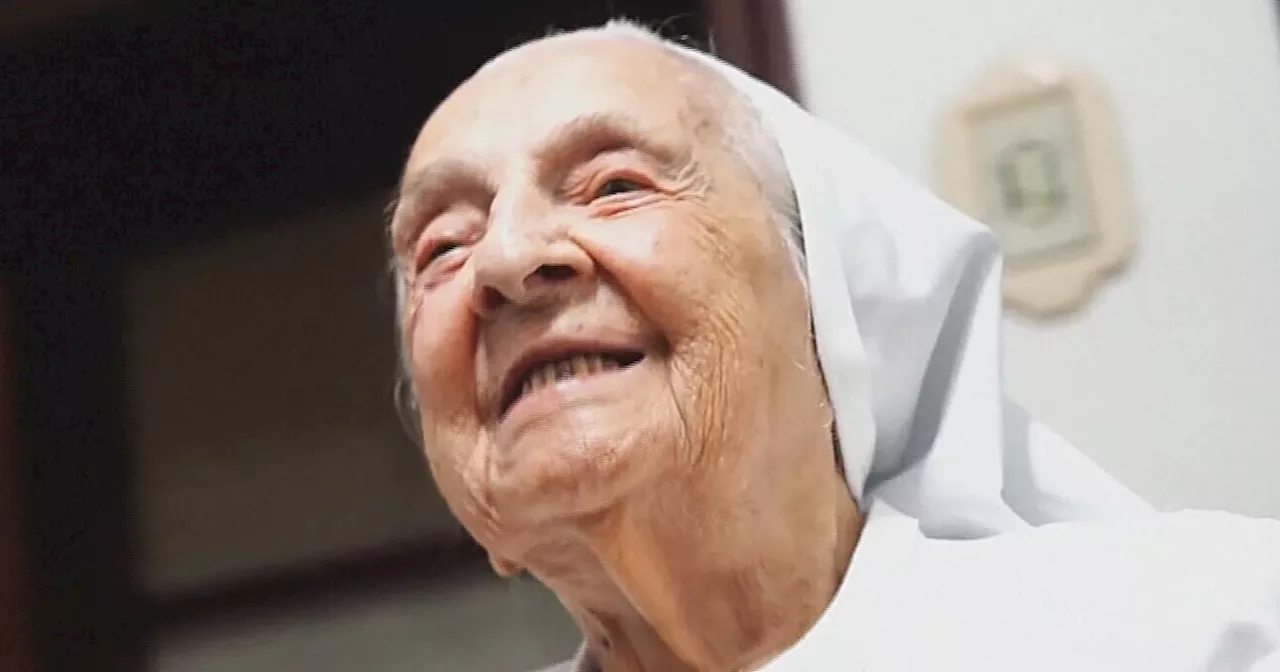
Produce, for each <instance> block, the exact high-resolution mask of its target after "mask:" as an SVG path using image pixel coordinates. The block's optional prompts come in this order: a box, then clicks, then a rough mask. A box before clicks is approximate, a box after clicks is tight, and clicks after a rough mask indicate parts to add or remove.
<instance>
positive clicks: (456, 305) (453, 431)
mask: <svg viewBox="0 0 1280 672" xmlns="http://www.w3.org/2000/svg"><path fill="white" fill-rule="evenodd" d="M459 280H461V279H459ZM463 284H464V283H463V282H460V281H459V282H453V283H449V284H447V285H442V286H439V287H437V288H435V289H433V290H431V291H429V292H425V293H423V294H422V295H420V297H419V298H418V300H417V302H416V303H414V304H412V305H413V310H412V312H410V313H409V315H408V317H407V320H406V322H407V323H406V328H405V336H406V341H405V342H406V343H407V344H408V346H409V347H408V360H409V367H410V380H411V381H412V383H413V390H414V394H415V395H416V397H417V401H418V412H419V424H420V427H421V430H422V437H423V446H424V450H425V452H426V457H427V459H428V460H429V462H430V464H431V469H432V473H433V475H434V476H435V477H436V480H437V482H438V483H440V485H441V492H442V494H444V495H445V496H446V499H451V498H452V497H453V496H454V495H456V494H457V490H456V486H457V484H461V483H463V482H464V474H465V471H466V469H467V465H468V463H469V462H470V461H472V459H473V454H474V453H475V451H476V446H477V445H478V444H479V442H480V438H481V437H480V424H479V420H478V418H477V416H476V408H477V403H476V382H475V381H476V375H475V348H474V347H473V344H474V330H475V324H474V321H473V319H472V313H471V311H470V308H469V304H468V302H467V301H466V297H467V296H468V295H469V294H468V293H467V292H466V291H465V290H466V288H465V287H463V286H462V285H463ZM450 504H451V505H453V504H454V502H452V501H451V502H450Z"/></svg>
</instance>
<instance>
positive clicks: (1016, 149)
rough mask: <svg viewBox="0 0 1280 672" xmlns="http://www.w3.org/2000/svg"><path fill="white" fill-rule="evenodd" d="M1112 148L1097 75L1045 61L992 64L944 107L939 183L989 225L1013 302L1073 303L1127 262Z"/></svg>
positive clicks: (1052, 307) (1125, 200) (1112, 123)
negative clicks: (998, 243)
mask: <svg viewBox="0 0 1280 672" xmlns="http://www.w3.org/2000/svg"><path fill="white" fill-rule="evenodd" d="M1120 148H1121V144H1120V142H1119V133H1118V130H1117V125H1116V120H1115V117H1114V114H1113V112H1112V110H1111V108H1110V105H1109V103H1108V101H1107V97H1106V95H1105V92H1104V91H1103V89H1102V86H1101V85H1100V84H1099V83H1098V82H1097V81H1096V80H1094V79H1093V78H1091V77H1088V76H1086V75H1084V74H1082V73H1079V72H1072V71H1070V70H1068V69H1067V68H1065V67H1062V66H1061V65H1058V64H1055V63H1052V62H1048V61H1023V62H1018V63H1012V64H1006V65H1003V66H1000V67H997V68H994V69H992V70H991V71H989V72H987V73H986V74H985V75H984V76H982V77H980V78H979V79H978V81H977V82H975V84H974V85H973V86H972V87H971V89H970V90H969V91H967V92H966V93H965V94H964V95H963V96H962V97H961V99H960V100H959V102H958V103H957V104H956V105H955V106H953V107H952V108H951V109H950V110H948V114H947V115H946V116H945V118H944V119H943V121H942V124H941V130H940V137H939V145H938V149H939V151H938V157H937V180H938V185H937V186H938V191H939V194H940V195H941V196H942V197H943V198H944V199H946V200H947V201H949V202H950V203H951V204H952V205H953V206H955V207H957V208H959V209H960V210H961V211H963V212H964V213H966V214H968V215H969V216H971V217H974V218H975V219H978V220H979V221H982V222H983V223H985V224H987V226H989V227H991V229H992V231H993V232H995V234H996V237H997V238H998V239H999V241H1000V246H1001V248H1002V249H1003V251H1004V254H1005V277H1004V298H1005V302H1006V304H1008V305H1009V306H1010V307H1011V308H1012V309H1013V310H1015V311H1016V312H1019V313H1022V314H1024V315H1027V316H1030V317H1036V318H1047V317H1053V316H1057V315H1063V314H1066V313H1069V312H1072V311H1074V310H1076V309H1078V308H1080V307H1081V306H1082V305H1083V304H1084V303H1085V302H1087V301H1088V299H1089V298H1090V297H1091V296H1092V295H1093V294H1094V293H1095V291H1096V290H1097V288H1098V287H1099V286H1100V285H1101V283H1102V282H1103V281H1104V279H1106V278H1107V277H1109V276H1111V275H1113V274H1115V273H1116V272H1118V271H1119V270H1121V269H1122V268H1123V267H1124V266H1125V265H1126V263H1127V262H1128V260H1129V258H1130V256H1131V255H1132V251H1133V247H1134V238H1135V231H1134V221H1133V220H1134V208H1133V204H1132V197H1131V194H1130V191H1129V186H1128V178H1127V175H1126V162H1125V161H1124V160H1123V157H1122V155H1121V151H1120Z"/></svg>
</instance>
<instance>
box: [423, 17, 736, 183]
mask: <svg viewBox="0 0 1280 672" xmlns="http://www.w3.org/2000/svg"><path fill="white" fill-rule="evenodd" d="M697 77H698V75H697V73H695V72H694V71H693V68H692V67H691V66H690V65H689V64H687V63H685V62H682V61H681V60H680V59H679V58H677V57H675V56H674V55H672V54H670V53H669V52H667V51H666V50H664V49H663V48H662V47H661V46H660V45H654V44H646V43H644V42H642V41H640V40H635V39H626V38H605V37H593V36H567V37H564V38H551V39H548V40H543V41H540V42H536V43H532V44H529V45H525V46H523V47H519V48H517V49H515V50H512V51H510V52H507V53H506V54H503V55H502V56H499V57H498V58H496V59H494V60H493V61H491V62H490V63H489V64H487V65H486V66H485V67H483V68H481V69H480V70H479V71H478V72H477V73H476V74H475V75H474V76H473V77H471V79H469V80H467V81H466V82H464V83H463V84H462V85H461V86H460V87H458V89H457V90H455V91H454V92H453V94H451V95H450V96H449V97H448V98H447V99H446V100H445V101H444V102H443V103H442V104H441V105H440V106H439V107H438V108H437V109H436V111H435V112H434V113H433V114H432V115H431V117H430V118H429V119H428V120H427V122H426V124H425V125H424V126H423V129H422V131H421V133H420V134H419V136H418V139H417V141H416V142H415V143H414V146H413V149H412V151H411V152H410V156H409V159H408V161H407V164H406V167H405V173H406V176H409V175H412V174H413V173H415V172H416V171H418V170H420V169H422V168H424V167H426V166H428V165H429V164H432V163H434V162H439V161H441V160H454V161H466V162H468V163H472V164H479V165H483V166H489V167H493V166H496V165H498V164H501V163H503V162H506V161H511V160H519V159H528V158H539V157H541V156H542V155H546V154H551V153H555V152H557V151H561V150H572V149H573V147H574V146H582V145H590V144H608V143H611V142H612V143H625V144H635V145H638V146H640V147H641V148H642V149H646V150H649V151H651V152H652V153H654V154H655V155H658V156H660V157H662V158H668V159H671V160H678V158H679V157H680V156H682V155H687V154H688V153H689V152H690V151H692V145H693V144H694V143H696V142H697V141H698V140H699V138H700V137H701V136H703V135H705V132H704V131H705V130H706V129H707V127H709V126H710V125H711V124H709V123H708V119H707V116H708V115H707V114H706V113H705V112H702V113H700V112H699V111H700V110H704V109H705V106H702V105H698V104H696V102H695V101H696V99H697V96H696V90H697V86H696V79H697Z"/></svg>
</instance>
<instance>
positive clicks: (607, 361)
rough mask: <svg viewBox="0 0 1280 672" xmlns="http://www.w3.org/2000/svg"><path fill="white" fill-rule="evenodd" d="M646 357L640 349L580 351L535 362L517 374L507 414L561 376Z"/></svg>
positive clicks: (506, 401) (600, 370)
mask: <svg viewBox="0 0 1280 672" xmlns="http://www.w3.org/2000/svg"><path fill="white" fill-rule="evenodd" d="M642 359H644V353H643V352H638V351H618V352H581V353H573V354H569V355H566V356H563V357H556V358H554V359H546V360H541V361H538V362H534V363H533V364H532V365H531V366H529V367H528V368H527V369H525V370H524V372H523V373H522V374H521V375H520V376H519V377H518V378H516V382H515V385H513V386H512V389H511V391H510V392H508V393H507V395H506V398H505V399H504V401H503V404H502V414H503V415H504V416H505V415H506V414H507V413H508V412H510V411H511V409H512V407H514V406H515V405H516V403H517V402H519V401H520V400H521V399H523V398H525V397H527V396H529V395H531V394H533V393H534V392H537V391H538V390H541V389H543V388H545V387H550V386H551V385H554V384H555V383H557V382H560V381H562V380H577V379H583V378H589V377H591V376H597V375H600V374H603V373H609V372H611V371H618V370H621V369H627V368H630V367H632V366H635V365H636V364H637V363H639V362H640V360H642Z"/></svg>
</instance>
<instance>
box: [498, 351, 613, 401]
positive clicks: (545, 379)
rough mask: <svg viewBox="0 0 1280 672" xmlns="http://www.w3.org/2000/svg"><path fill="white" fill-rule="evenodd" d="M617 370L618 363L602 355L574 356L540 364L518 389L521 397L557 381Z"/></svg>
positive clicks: (531, 371)
mask: <svg viewBox="0 0 1280 672" xmlns="http://www.w3.org/2000/svg"><path fill="white" fill-rule="evenodd" d="M616 368H618V362H616V361H615V360H614V359H613V358H611V357H606V356H604V355H574V356H572V357H568V358H565V359H558V360H555V361H552V362H546V363H543V364H540V365H538V366H536V367H534V368H533V369H531V370H530V371H529V374H528V375H527V376H525V379H524V385H523V386H522V387H521V388H520V394H521V396H523V395H526V394H528V393H530V392H532V391H534V390H536V389H538V388H541V387H543V386H546V385H550V384H551V383H554V382H555V381H557V380H566V379H568V378H574V377H576V376H585V375H589V374H592V373H600V372H602V371H610V370H612V369H616Z"/></svg>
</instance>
